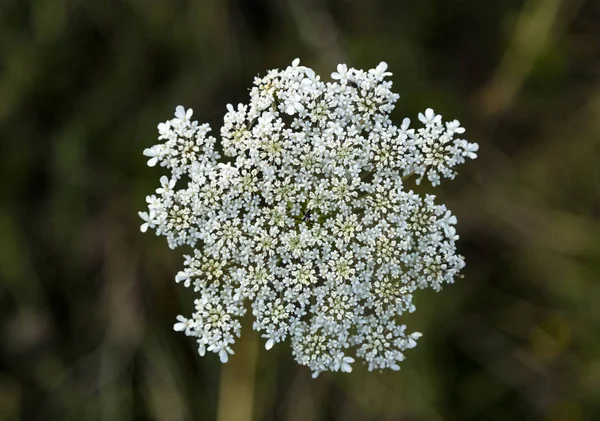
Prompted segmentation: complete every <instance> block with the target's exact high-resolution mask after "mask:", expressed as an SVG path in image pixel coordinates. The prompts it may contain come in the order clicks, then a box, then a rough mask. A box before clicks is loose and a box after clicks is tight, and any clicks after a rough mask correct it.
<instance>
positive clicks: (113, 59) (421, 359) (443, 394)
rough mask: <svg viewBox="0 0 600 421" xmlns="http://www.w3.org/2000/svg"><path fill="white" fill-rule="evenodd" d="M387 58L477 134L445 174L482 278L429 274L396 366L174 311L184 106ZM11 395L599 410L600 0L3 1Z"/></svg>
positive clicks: (405, 103) (211, 111) (115, 418)
mask: <svg viewBox="0 0 600 421" xmlns="http://www.w3.org/2000/svg"><path fill="white" fill-rule="evenodd" d="M296 57H300V58H301V59H302V62H303V64H305V65H308V66H311V67H313V68H315V70H316V71H317V72H318V73H320V74H322V75H323V76H325V77H327V75H328V74H329V73H331V71H333V70H334V69H335V65H336V64H337V63H339V62H346V63H348V64H349V65H352V66H355V67H358V68H370V67H374V66H375V65H377V63H379V61H381V60H385V61H387V62H388V63H389V66H390V70H391V71H392V72H393V73H394V75H393V77H392V80H393V81H394V88H395V90H396V91H397V92H399V93H400V94H401V99H400V101H399V103H398V106H397V108H396V110H395V112H394V118H396V119H397V121H400V120H401V118H403V117H405V116H410V117H412V118H413V119H415V117H416V114H417V113H418V112H419V111H422V110H424V109H425V108H426V107H428V106H431V107H433V108H434V109H435V110H436V111H437V112H441V113H442V114H443V115H444V116H447V117H448V118H458V119H459V120H461V122H462V123H463V126H465V127H466V128H467V129H468V132H467V134H468V139H469V140H471V141H476V142H478V143H479V144H480V146H481V149H480V158H479V159H478V160H476V161H473V162H469V163H468V164H467V165H464V166H463V168H462V170H461V173H460V175H459V176H458V178H457V179H456V180H455V181H454V182H446V183H444V184H443V185H442V188H441V189H439V191H438V194H439V195H440V196H441V197H442V198H443V200H444V201H446V202H447V203H448V205H449V207H450V208H451V209H452V210H453V211H454V212H455V213H456V214H457V216H458V218H459V227H458V228H459V232H460V234H461V241H460V244H459V248H460V250H461V252H462V254H464V255H465V257H466V260H467V267H466V269H465V271H464V278H462V279H459V280H458V282H457V283H456V284H454V285H449V286H447V287H446V288H445V289H444V291H443V292H442V293H440V294H435V293H434V292H431V291H422V292H420V293H419V294H418V296H417V298H416V304H417V307H418V311H417V313H416V314H415V315H414V316H413V317H411V320H410V323H411V327H412V328H414V329H415V330H419V331H421V332H423V333H424V337H423V338H422V339H421V340H420V341H419V346H418V347H417V348H416V349H415V350H411V351H409V352H408V355H407V357H408V359H407V361H406V362H405V364H404V366H403V368H402V370H401V371H400V372H399V373H393V372H384V373H369V372H367V371H366V370H365V369H364V368H363V367H360V366H356V367H355V372H353V373H352V374H351V375H342V374H322V375H321V376H319V378H318V379H316V380H312V379H311V378H310V372H309V371H308V370H307V369H306V368H304V367H299V366H297V365H296V364H295V362H294V361H293V360H292V358H291V355H290V352H289V349H287V347H286V346H277V347H275V349H273V350H271V351H270V352H267V351H265V350H264V348H263V346H262V343H261V342H260V341H259V340H258V339H257V338H256V336H254V335H253V334H252V332H251V331H250V330H249V329H248V323H247V322H246V329H245V330H244V334H243V337H242V340H241V342H240V343H239V344H238V345H236V348H235V350H236V354H235V356H234V357H233V358H232V359H231V360H230V362H229V363H228V364H226V365H224V366H223V365H221V363H220V362H219V361H218V358H217V357H216V356H215V355H212V354H211V355H209V356H206V357H205V358H200V357H198V355H197V354H196V346H195V343H194V341H193V340H190V339H188V338H186V337H184V336H183V335H182V334H180V333H175V332H173V331H172V326H173V322H174V320H175V316H176V315H177V314H180V313H186V312H188V311H189V310H190V305H191V302H192V297H191V296H190V292H189V291H185V290H184V288H182V287H181V286H177V285H176V284H175V283H174V282H173V277H174V274H175V273H176V271H177V270H178V268H179V267H180V266H181V264H182V257H181V250H176V251H171V250H169V249H168V247H167V245H166V242H165V241H163V240H162V239H161V238H156V237H154V236H153V235H145V236H144V235H142V234H140V232H139V225H140V220H139V218H138V216H137V211H138V210H143V209H144V207H145V201H144V197H145V195H146V194H148V193H149V192H151V191H152V190H153V189H154V188H156V186H157V183H158V177H159V176H160V170H159V169H157V168H148V167H146V165H145V164H146V158H145V157H143V156H142V155H141V152H142V150H143V149H144V148H146V147H148V146H150V145H152V144H154V143H155V139H156V125H157V123H158V122H160V121H164V120H166V119H168V118H170V117H171V115H172V113H173V110H174V107H175V106H176V105H178V104H183V105H185V106H187V107H193V108H194V110H195V117H196V118H198V119H200V120H202V121H206V122H209V123H211V125H212V126H213V128H215V127H218V125H219V122H220V121H221V119H222V117H223V114H224V108H225V104H227V103H229V102H231V103H237V102H241V101H245V100H246V98H247V94H248V88H249V87H250V85H251V82H252V79H253V77H254V76H255V75H257V74H259V73H263V72H265V71H266V70H267V69H270V68H274V67H280V68H281V67H284V66H286V65H287V64H289V63H290V62H291V61H292V60H293V59H294V58H296ZM0 141H1V143H0V174H1V176H0V180H1V181H0V185H1V186H2V194H1V199H0V280H1V284H0V333H1V336H0V337H1V340H0V419H2V420H6V421H13V420H78V421H87V420H110V421H119V420H156V421H162V420H164V421H179V420H219V421H250V420H284V421H294V420H297V421H310V420H349V421H353V420H356V421H364V420H557V421H558V420H566V421H579V420H600V169H599V163H600V1H598V0H527V1H523V0H485V1H484V0H455V1H450V0H419V1H391V0H390V1H375V0H371V1H367V0H364V1H359V0H330V1H318V0H203V1H191V0H178V1H174V0H114V1H113V0H111V1H101V0H27V1H25V0H2V1H1V2H0Z"/></svg>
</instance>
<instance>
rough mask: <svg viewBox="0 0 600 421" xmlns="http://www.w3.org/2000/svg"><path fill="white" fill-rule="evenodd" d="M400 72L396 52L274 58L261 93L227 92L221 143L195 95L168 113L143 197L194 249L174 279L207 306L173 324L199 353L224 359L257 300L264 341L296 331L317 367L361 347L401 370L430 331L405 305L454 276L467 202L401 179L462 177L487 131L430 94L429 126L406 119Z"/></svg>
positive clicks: (296, 344)
mask: <svg viewBox="0 0 600 421" xmlns="http://www.w3.org/2000/svg"><path fill="white" fill-rule="evenodd" d="M389 75H391V73H389V72H387V65H386V63H380V64H379V65H378V66H377V67H376V68H375V69H371V70H369V71H362V70H357V69H352V68H351V69H348V67H347V66H346V65H345V64H340V65H339V66H338V67H337V71H336V72H334V73H333V74H332V78H333V79H334V80H336V82H334V83H330V82H323V81H322V80H321V79H320V78H319V76H317V75H316V74H315V73H314V71H312V70H311V69H309V68H306V67H303V66H300V65H299V61H298V60H294V62H293V63H292V65H291V66H289V67H288V68H287V69H285V70H282V71H280V70H271V71H269V72H268V73H267V75H266V76H264V77H262V78H258V77H257V78H256V79H255V81H254V87H253V88H252V90H251V93H250V102H249V104H239V105H238V106H237V107H234V106H232V105H228V106H227V113H226V114H225V117H224V121H223V126H222V127H221V133H220V134H221V141H220V146H221V148H222V150H223V153H224V155H225V156H224V157H221V156H220V154H219V153H218V152H217V151H216V150H215V149H216V148H215V145H216V139H215V138H214V137H212V136H210V135H209V131H210V129H209V127H208V125H207V124H198V123H197V122H196V121H192V120H191V118H192V110H185V109H184V108H183V107H181V106H179V107H177V109H176V111H175V118H174V119H172V120H169V121H167V122H165V123H161V124H159V125H158V130H159V140H162V141H163V142H162V143H160V144H158V145H155V146H153V147H151V148H149V149H146V150H145V151H144V155H146V156H147V157H149V158H150V159H149V161H148V165H150V166H154V165H156V164H159V165H160V166H162V167H165V168H166V169H168V170H169V171H170V173H171V174H170V178H169V177H167V176H163V177H161V179H160V187H159V188H158V189H157V190H156V194H155V195H151V196H148V197H147V202H148V208H149V209H148V211H147V212H140V217H141V218H142V219H143V221H144V223H143V225H142V226H141V230H142V231H146V230H147V229H148V228H149V227H150V228H152V229H154V230H155V231H156V234H159V235H163V236H165V237H166V238H167V241H168V243H169V246H170V247H171V248H175V247H178V246H181V245H187V246H190V247H192V249H193V250H192V253H190V255H188V256H186V257H185V262H184V269H183V270H182V271H181V272H179V273H178V274H177V276H176V277H175V280H176V281H177V282H180V283H183V284H184V285H185V286H186V287H190V288H193V289H194V291H195V292H196V293H197V295H198V298H197V299H196V300H195V303H194V304H195V312H194V313H193V314H192V315H191V317H190V318H186V317H183V316H178V317H177V323H176V324H175V326H174V328H175V330H178V331H183V332H184V333H185V334H186V335H188V336H193V337H195V338H196V340H197V342H198V347H199V348H198V352H199V353H200V355H204V353H205V352H206V351H211V352H214V353H217V354H218V355H219V357H220V359H221V361H222V362H226V361H227V359H228V355H229V354H233V350H232V348H231V346H232V345H233V343H234V342H235V339H236V338H237V337H239V336H240V330H241V324H240V318H241V317H242V316H243V315H244V314H245V312H246V310H247V309H251V310H252V314H253V316H254V329H255V330H257V331H259V332H261V334H262V337H263V338H264V339H265V347H266V348H267V349H270V348H271V347H273V346H274V345H275V344H277V343H280V342H282V341H284V340H286V339H289V340H290V342H291V345H292V353H293V355H294V357H295V358H296V360H297V361H298V362H299V363H300V364H303V365H307V366H308V367H309V368H310V369H311V370H312V371H313V373H314V375H315V376H316V375H318V374H319V373H320V372H322V371H327V370H332V371H343V372H349V371H351V370H352V366H351V364H352V363H353V362H354V358H358V359H360V360H362V361H363V362H364V363H366V365H367V366H368V368H369V370H373V369H384V368H391V369H393V370H398V369H399V368H400V366H399V363H400V362H401V361H402V360H403V359H404V353H403V352H404V351H405V350H406V349H410V348H413V347H414V346H416V340H417V339H418V338H419V337H420V336H421V335H420V333H418V332H415V333H411V334H409V333H407V332H406V326H405V325H403V324H400V323H399V316H401V315H402V314H403V313H404V312H413V311H414V310H415V306H414V304H413V300H412V294H413V292H414V291H415V290H416V289H419V288H426V287H431V288H433V289H435V290H439V289H441V287H442V284H444V283H451V282H453V281H454V278H455V276H456V274H457V273H458V272H459V271H460V270H461V268H463V267H464V260H463V258H462V257H461V256H460V255H458V254H456V247H455V241H456V240H457V239H458V236H457V235H456V229H455V228H454V225H455V224H456V217H454V216H453V215H452V214H451V213H450V211H448V210H447V209H446V207H445V206H444V205H439V204H436V203H435V202H434V199H435V197H434V196H432V195H426V196H424V197H423V196H420V195H418V194H416V193H415V192H413V191H412V190H410V189H408V188H407V187H406V186H405V180H406V179H407V178H409V177H411V176H414V177H415V181H416V183H417V184H419V183H420V182H421V180H422V179H423V178H424V177H426V178H427V179H428V180H429V181H430V183H431V184H432V185H434V186H435V185H438V184H439V183H440V181H441V178H454V176H455V174H456V173H455V171H454V168H455V167H456V166H457V165H458V164H461V163H463V162H464V161H465V159H466V158H475V157H476V156H477V155H476V151H477V149H478V146H477V144H475V143H469V142H467V141H466V140H463V139H457V138H455V136H456V135H460V134H462V133H464V131H465V130H464V129H463V128H462V127H460V123H459V122H458V121H457V120H454V121H451V122H448V123H445V124H444V123H443V122H442V118H441V116H440V115H438V114H435V113H434V111H433V110H432V109H427V110H426V111H425V113H424V114H419V120H420V121H421V122H422V123H423V125H424V126H423V127H422V128H419V129H417V130H415V129H410V128H409V126H410V120H409V119H404V120H403V122H402V124H401V126H400V127H397V126H396V125H394V124H393V123H392V121H391V120H390V118H389V114H390V112H391V111H392V109H393V108H394V104H395V102H396V100H397V99H398V95H397V94H395V93H393V92H392V91H391V87H392V83H391V82H390V81H386V80H385V77H387V76H389ZM351 355H352V356H351Z"/></svg>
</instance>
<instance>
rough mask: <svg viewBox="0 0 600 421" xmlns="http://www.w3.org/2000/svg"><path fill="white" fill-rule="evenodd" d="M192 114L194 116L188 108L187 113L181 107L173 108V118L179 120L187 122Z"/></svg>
mask: <svg viewBox="0 0 600 421" xmlns="http://www.w3.org/2000/svg"><path fill="white" fill-rule="evenodd" d="M193 114H194V111H193V110H192V109H191V108H189V109H188V110H187V111H186V109H185V108H183V107H182V106H181V105H178V106H177V107H176V108H175V117H176V118H178V119H179V120H182V121H188V120H189V119H190V118H192V115H193ZM159 130H160V128H159Z"/></svg>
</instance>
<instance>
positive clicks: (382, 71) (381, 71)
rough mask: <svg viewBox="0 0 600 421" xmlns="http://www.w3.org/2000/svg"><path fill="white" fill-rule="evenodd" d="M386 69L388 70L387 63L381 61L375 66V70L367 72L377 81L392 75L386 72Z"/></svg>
mask: <svg viewBox="0 0 600 421" xmlns="http://www.w3.org/2000/svg"><path fill="white" fill-rule="evenodd" d="M387 68H388V65H387V63H386V62H385V61H382V62H381V63H379V64H378V65H377V67H376V68H374V69H371V70H369V73H371V74H372V75H373V76H375V77H376V78H377V79H383V78H384V77H386V76H391V75H392V73H390V72H386V70H387Z"/></svg>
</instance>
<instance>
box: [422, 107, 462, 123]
mask: <svg viewBox="0 0 600 421" xmlns="http://www.w3.org/2000/svg"><path fill="white" fill-rule="evenodd" d="M419 120H420V121H421V123H423V124H425V125H430V124H440V123H441V121H442V116H441V115H435V113H434V112H433V110H432V109H431V108H427V109H426V110H425V114H423V113H419ZM454 121H456V120H454Z"/></svg>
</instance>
